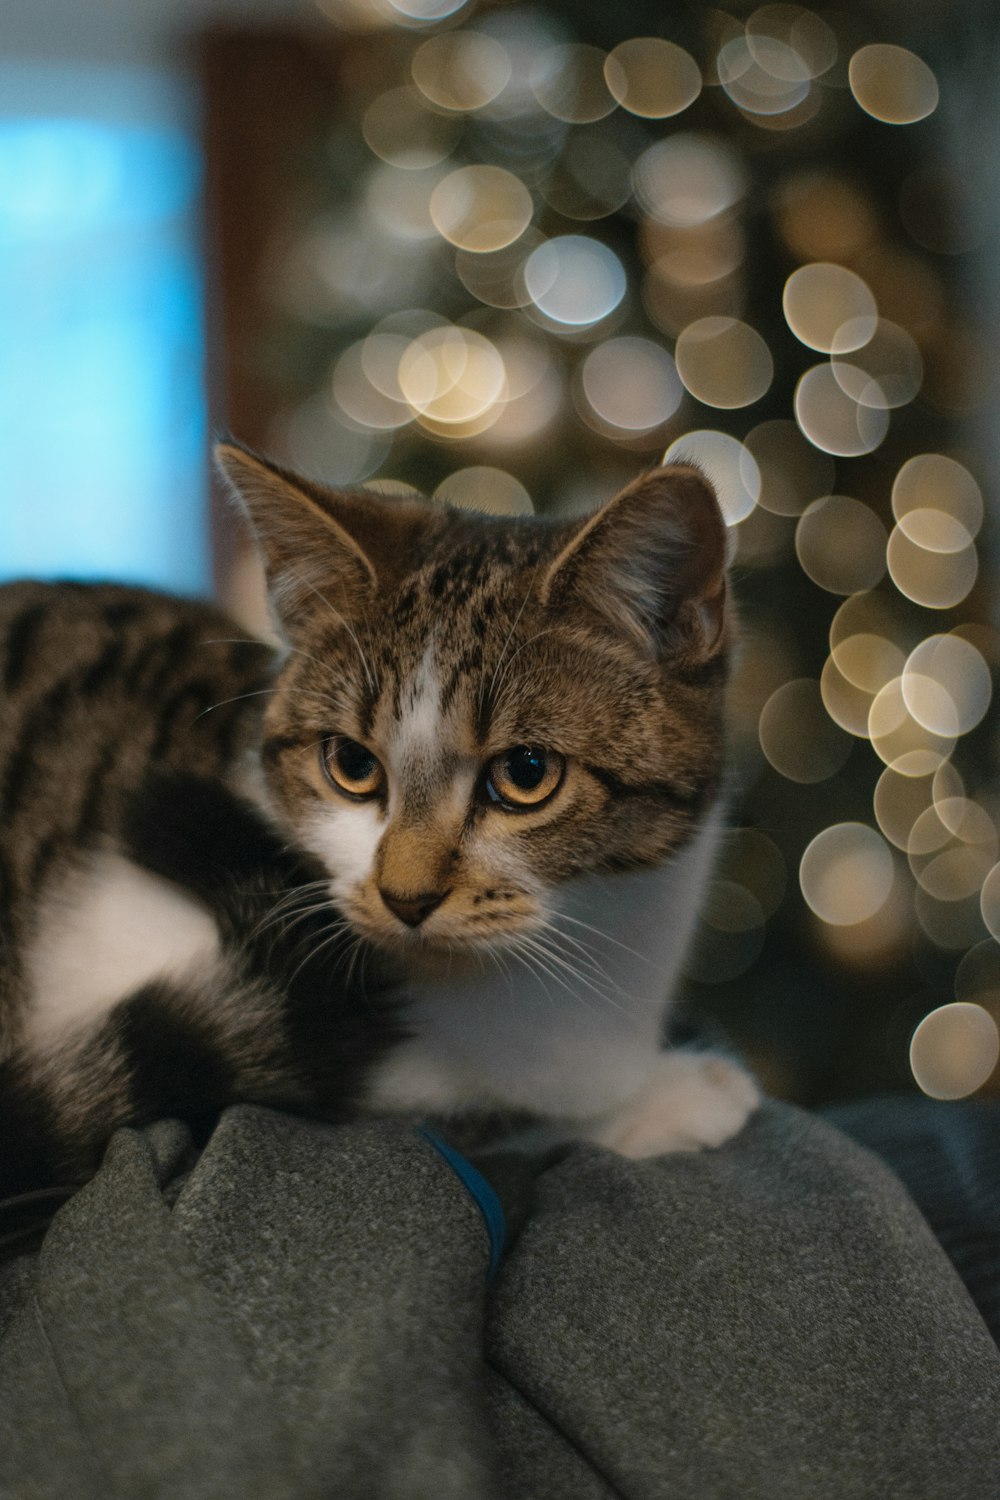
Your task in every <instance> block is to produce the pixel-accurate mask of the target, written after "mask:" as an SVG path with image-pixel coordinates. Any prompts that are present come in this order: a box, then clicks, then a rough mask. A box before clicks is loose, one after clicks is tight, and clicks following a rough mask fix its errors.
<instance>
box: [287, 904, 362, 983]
mask: <svg viewBox="0 0 1000 1500" xmlns="http://www.w3.org/2000/svg"><path fill="white" fill-rule="evenodd" d="M349 931H350V923H349V922H347V921H346V920H345V919H344V918H343V917H337V918H335V919H334V920H333V921H332V922H331V923H330V924H329V926H328V927H327V929H326V932H327V936H326V937H324V938H323V940H322V942H319V943H314V944H313V945H312V946H311V947H310V949H309V951H308V952H307V953H306V955H305V957H304V958H303V959H302V961H301V963H300V964H299V965H298V967H297V968H296V969H294V970H293V972H292V976H291V980H290V983H292V984H294V982H295V980H296V979H297V978H298V976H299V975H300V974H301V973H302V970H303V969H304V968H306V966H307V965H308V964H311V963H313V962H315V960H316V959H317V958H318V957H319V955H320V954H321V953H324V952H325V951H326V949H327V948H329V947H330V946H331V944H333V943H335V942H337V941H338V939H340V938H342V937H343V935H344V933H345V932H349Z"/></svg>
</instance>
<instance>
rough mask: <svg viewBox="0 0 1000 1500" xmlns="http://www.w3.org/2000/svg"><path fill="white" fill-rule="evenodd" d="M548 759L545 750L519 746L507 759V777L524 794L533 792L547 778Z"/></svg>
mask: <svg viewBox="0 0 1000 1500" xmlns="http://www.w3.org/2000/svg"><path fill="white" fill-rule="evenodd" d="M547 764H548V758H547V756H546V754H545V751H544V750H533V749H532V748H531V746H530V745H517V746H515V748H514V749H513V750H512V751H511V752H510V754H509V755H508V757H507V775H508V776H509V777H510V779H511V781H512V782H513V783H514V785H515V786H516V787H518V788H519V790H520V791H522V792H533V791H534V790H535V788H536V787H538V786H540V785H541V783H542V780H543V778H544V776H545V771H546V768H547Z"/></svg>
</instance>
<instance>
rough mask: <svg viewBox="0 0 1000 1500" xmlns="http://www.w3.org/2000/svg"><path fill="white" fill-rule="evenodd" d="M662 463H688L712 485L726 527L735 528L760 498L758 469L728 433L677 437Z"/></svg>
mask: <svg viewBox="0 0 1000 1500" xmlns="http://www.w3.org/2000/svg"><path fill="white" fill-rule="evenodd" d="M663 462H664V463H665V464H672V463H681V464H683V463H692V464H696V465H697V466H698V467H699V468H700V469H703V470H704V471H705V473H706V474H707V475H708V477H709V479H710V480H711V481H712V483H713V485H714V486H715V491H716V494H717V495H718V497H719V505H720V507H721V510H722V514H723V516H724V517H725V520H726V525H727V526H736V525H737V524H738V523H739V522H740V521H743V520H745V519H746V517H747V516H748V515H749V514H750V512H751V511H752V510H753V508H754V506H755V505H756V504H757V501H758V499H759V498H760V470H759V469H758V467H757V463H756V460H755V459H754V457H753V455H752V454H751V453H750V452H748V450H747V449H746V448H744V446H743V444H742V443H741V442H738V441H737V439H736V438H734V437H730V435H729V433H728V432H716V431H713V430H712V429H708V428H699V429H698V430H697V431H695V432H685V433H684V434H683V436H682V437H679V438H677V439H676V440H675V441H674V442H673V443H671V444H670V447H669V448H668V449H667V451H666V453H665V454H664V455H663Z"/></svg>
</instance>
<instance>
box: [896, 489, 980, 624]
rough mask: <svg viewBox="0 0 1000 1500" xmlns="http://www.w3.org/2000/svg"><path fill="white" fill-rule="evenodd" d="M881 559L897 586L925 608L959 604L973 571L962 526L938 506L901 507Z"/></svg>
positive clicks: (974, 561)
mask: <svg viewBox="0 0 1000 1500" xmlns="http://www.w3.org/2000/svg"><path fill="white" fill-rule="evenodd" d="M886 563H887V565H888V568H889V573H890V576H891V578H892V581H893V583H894V584H895V585H896V587H897V588H898V589H899V592H900V593H901V594H904V595H905V596H906V598H907V599H912V600H913V602H914V603H915V604H921V605H923V607H924V608H925V609H952V608H953V607H954V606H955V605H956V604H961V602H962V600H963V599H965V598H966V597H967V596H968V594H969V591H970V590H971V588H972V586H973V584H974V583H975V581H976V575H977V574H978V572H979V558H978V556H977V553H976V547H975V544H974V542H973V541H972V538H971V537H970V536H969V533H968V531H966V529H965V527H964V526H963V525H962V523H961V522H960V521H956V520H955V519H954V518H953V517H952V516H949V515H948V514H947V513H946V512H945V511H940V510H911V511H907V512H906V514H905V515H904V516H902V517H901V518H900V520H899V521H897V523H896V525H895V526H894V527H893V530H892V534H891V535H890V537H889V542H888V545H887V547H886Z"/></svg>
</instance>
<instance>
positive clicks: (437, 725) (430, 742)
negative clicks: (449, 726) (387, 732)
mask: <svg viewBox="0 0 1000 1500" xmlns="http://www.w3.org/2000/svg"><path fill="white" fill-rule="evenodd" d="M440 745H441V683H440V681H439V679H438V673H437V667H436V665H435V661H434V643H433V641H431V642H430V643H429V644H428V646H427V649H426V651H425V652H424V654H423V657H422V659H421V662H420V665H419V667H418V668H417V670H416V672H415V673H414V675H413V678H412V680H411V682H410V684H409V687H408V691H407V693H406V696H405V698H404V700H403V702H402V704H401V705H400V713H399V719H398V720H397V722H396V725H395V727H394V730H393V735H392V744H391V747H390V749H391V758H392V760H393V761H407V760H410V759H422V758H424V757H425V756H427V755H431V754H433V753H435V752H436V751H437V750H438V749H439V748H440Z"/></svg>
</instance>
